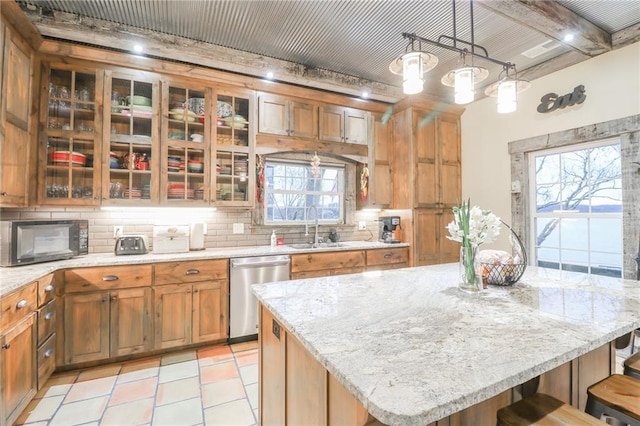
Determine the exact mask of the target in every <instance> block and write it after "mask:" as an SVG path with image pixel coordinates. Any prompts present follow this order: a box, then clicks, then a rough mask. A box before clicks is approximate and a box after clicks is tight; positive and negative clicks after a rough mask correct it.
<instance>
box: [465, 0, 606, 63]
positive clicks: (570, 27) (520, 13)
mask: <svg viewBox="0 0 640 426" xmlns="http://www.w3.org/2000/svg"><path fill="white" fill-rule="evenodd" d="M476 2H477V3H478V4H480V5H481V6H482V7H484V8H486V9H489V10H491V11H492V12H495V13H498V14H500V15H503V16H505V17H507V18H508V19H511V20H512V21H515V22H517V23H518V24H520V25H523V26H526V27H529V28H531V29H533V30H536V31H538V32H541V33H543V34H546V35H547V36H548V37H550V38H552V39H555V40H558V41H560V42H562V43H564V44H567V45H569V46H571V47H573V48H574V49H576V50H578V51H579V52H582V53H583V54H585V55H588V56H597V55H600V54H602V53H605V52H608V51H610V50H612V48H613V46H612V44H611V34H609V33H608V32H606V31H604V30H603V29H602V28H600V27H598V26H596V25H594V24H593V23H592V22H591V21H588V20H586V19H584V18H583V17H581V16H580V15H578V14H576V13H574V12H572V11H571V10H569V9H567V8H566V7H564V6H562V5H561V4H560V3H558V2H557V1H552V0H545V1H540V0H476ZM568 32H571V33H573V34H574V39H573V40H572V41H564V36H565V34H566V33H568Z"/></svg>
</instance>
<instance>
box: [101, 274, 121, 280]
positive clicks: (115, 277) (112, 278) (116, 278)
mask: <svg viewBox="0 0 640 426" xmlns="http://www.w3.org/2000/svg"><path fill="white" fill-rule="evenodd" d="M102 281H118V276H117V275H105V276H104V277H102Z"/></svg>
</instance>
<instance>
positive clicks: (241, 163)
mask: <svg viewBox="0 0 640 426" xmlns="http://www.w3.org/2000/svg"><path fill="white" fill-rule="evenodd" d="M233 166H234V168H235V169H236V176H246V175H247V169H248V161H247V160H235V161H234V162H233Z"/></svg>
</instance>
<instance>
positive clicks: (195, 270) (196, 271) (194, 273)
mask: <svg viewBox="0 0 640 426" xmlns="http://www.w3.org/2000/svg"><path fill="white" fill-rule="evenodd" d="M199 273H200V270H199V269H187V272H185V274H186V275H197V274H199Z"/></svg>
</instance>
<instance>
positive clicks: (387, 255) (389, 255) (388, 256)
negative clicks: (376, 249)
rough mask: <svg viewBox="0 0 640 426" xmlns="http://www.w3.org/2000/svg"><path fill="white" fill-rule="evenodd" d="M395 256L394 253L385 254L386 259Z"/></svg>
mask: <svg viewBox="0 0 640 426" xmlns="http://www.w3.org/2000/svg"><path fill="white" fill-rule="evenodd" d="M392 257H393V255H392V254H391V253H387V254H385V255H384V258H385V259H391V258H392Z"/></svg>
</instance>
